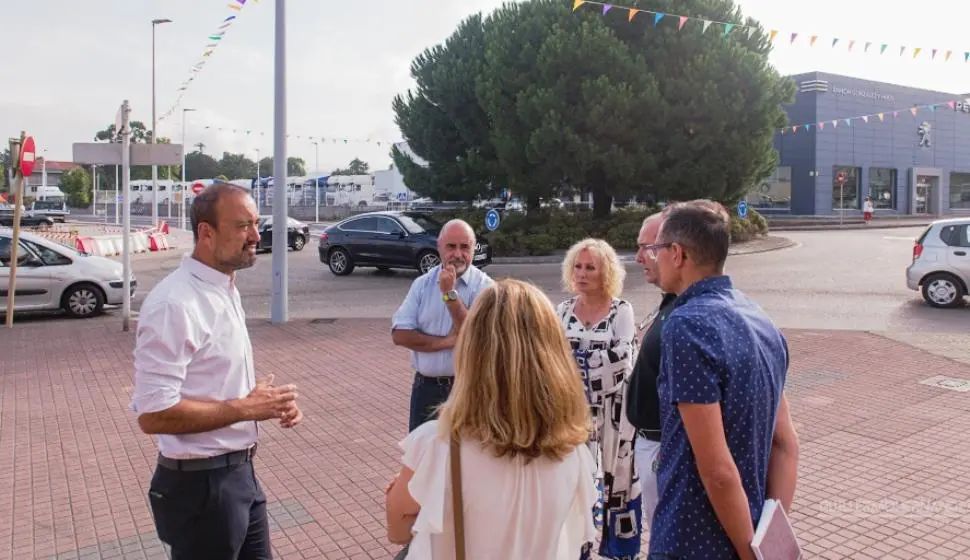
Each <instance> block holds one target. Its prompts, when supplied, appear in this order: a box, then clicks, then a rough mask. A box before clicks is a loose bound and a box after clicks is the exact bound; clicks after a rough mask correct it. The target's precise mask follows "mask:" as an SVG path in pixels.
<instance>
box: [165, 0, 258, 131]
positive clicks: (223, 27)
mask: <svg viewBox="0 0 970 560" xmlns="http://www.w3.org/2000/svg"><path fill="white" fill-rule="evenodd" d="M258 2H259V0H253V3H258ZM245 5H246V0H232V2H231V3H230V4H229V5H228V7H229V9H230V10H231V11H233V12H236V13H239V12H241V11H242V9H243V7H244V6H245ZM236 17H237V16H236V15H235V14H230V15H228V16H226V17H225V18H224V19H223V20H222V21H221V22H220V23H219V27H217V28H216V30H215V31H214V32H212V33H211V34H210V35H209V37H208V38H207V39H206V40H207V41H208V42H207V43H206V45H205V49H204V50H203V51H202V55H201V57H200V59H199V61H198V62H196V63H195V64H193V65H192V68H190V69H189V77H188V78H186V79H185V80H184V81H183V82H182V83H181V85H179V88H178V95H177V96H176V97H175V102H174V103H172V106H171V107H170V108H169V110H168V111H165V113H163V114H162V116H161V117H159V119H158V121H159V122H161V121H164V120H165V119H167V118H168V117H170V116H172V114H174V113H175V111H176V109H178V108H179V106H180V105H181V103H182V98H183V97H185V92H186V91H188V89H189V86H190V85H191V84H192V82H193V81H195V78H196V77H197V76H198V75H199V72H201V71H202V69H203V68H204V67H205V65H206V62H208V60H209V57H211V56H212V53H214V52H215V50H216V48H217V47H218V46H219V45H220V44H221V42H222V38H223V37H224V36H225V35H226V31H228V30H229V27H230V26H232V24H233V23H235V22H236Z"/></svg>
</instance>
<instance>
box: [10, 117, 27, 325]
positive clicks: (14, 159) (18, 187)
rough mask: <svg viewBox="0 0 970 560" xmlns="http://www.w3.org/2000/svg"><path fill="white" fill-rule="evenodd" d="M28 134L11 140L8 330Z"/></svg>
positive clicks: (12, 300) (11, 314) (15, 289)
mask: <svg viewBox="0 0 970 560" xmlns="http://www.w3.org/2000/svg"><path fill="white" fill-rule="evenodd" d="M26 139H27V133H26V132H23V131H21V132H20V138H19V139H18V138H11V139H10V163H11V164H12V165H13V168H14V184H13V185H11V186H12V187H13V188H14V193H15V194H14V205H13V239H12V240H11V242H10V278H9V279H8V280H7V328H8V329H12V328H13V310H14V298H15V297H16V295H17V259H18V257H17V249H18V248H19V246H20V219H21V217H23V212H22V211H21V209H20V207H21V206H22V205H23V199H24V181H25V180H26V177H24V174H23V172H22V171H21V164H20V158H21V155H20V150H21V148H23V145H24V141H25V140H26Z"/></svg>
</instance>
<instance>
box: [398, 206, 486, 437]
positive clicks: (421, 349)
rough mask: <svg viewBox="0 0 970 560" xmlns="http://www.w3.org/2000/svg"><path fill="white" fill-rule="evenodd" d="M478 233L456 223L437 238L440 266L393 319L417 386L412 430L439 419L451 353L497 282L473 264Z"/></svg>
mask: <svg viewBox="0 0 970 560" xmlns="http://www.w3.org/2000/svg"><path fill="white" fill-rule="evenodd" d="M474 252H475V231H474V230H473V229H472V227H471V226H470V225H468V223H467V222H465V221H462V220H451V221H450V222H448V223H446V224H445V225H444V227H442V228H441V232H440V233H439V234H438V255H439V256H440V257H441V264H440V265H438V266H436V267H434V268H433V269H431V270H429V271H428V272H427V273H426V274H424V275H422V276H420V277H418V278H417V279H416V280H415V281H414V283H412V284H411V289H410V291H408V295H407V297H405V298H404V302H403V303H401V307H400V308H398V310H397V312H396V313H395V314H394V317H393V318H392V319H391V339H392V340H393V341H394V344H395V345H396V346H402V347H404V348H407V349H408V350H410V351H411V367H412V368H414V371H415V375H414V382H413V384H412V386H411V412H410V418H409V421H408V431H409V432H410V431H412V430H414V429H415V428H417V427H418V426H420V425H421V424H423V423H424V422H426V421H428V420H431V419H433V418H434V416H435V414H436V408H437V407H438V405H440V404H442V403H443V402H445V401H446V400H447V399H448V395H449V393H451V385H452V382H453V381H454V378H455V366H454V361H453V359H452V350H453V348H454V347H455V341H456V340H457V338H458V332H459V331H460V330H461V325H462V323H463V322H464V320H465V316H466V315H467V314H468V309H469V308H470V307H471V306H472V304H473V303H474V301H475V298H476V297H478V294H480V293H481V292H482V290H484V289H486V288H488V287H490V286H492V285H493V284H494V283H495V282H494V281H493V280H492V279H491V278H489V276H488V275H487V274H485V273H484V272H482V271H481V270H479V269H477V268H475V266H473V265H472V256H473V255H474Z"/></svg>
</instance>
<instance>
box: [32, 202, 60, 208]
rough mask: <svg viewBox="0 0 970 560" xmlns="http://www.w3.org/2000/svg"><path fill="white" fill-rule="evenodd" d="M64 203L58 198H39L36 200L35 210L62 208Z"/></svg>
mask: <svg viewBox="0 0 970 560" xmlns="http://www.w3.org/2000/svg"><path fill="white" fill-rule="evenodd" d="M63 207H64V203H63V202H60V201H57V200H38V201H35V202H34V210H61V209H62V208H63Z"/></svg>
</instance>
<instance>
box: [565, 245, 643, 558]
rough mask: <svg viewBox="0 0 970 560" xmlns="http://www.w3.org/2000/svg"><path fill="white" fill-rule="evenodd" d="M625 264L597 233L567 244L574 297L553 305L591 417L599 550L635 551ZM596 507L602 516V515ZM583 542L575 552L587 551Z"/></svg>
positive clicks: (612, 553) (637, 529)
mask: <svg viewBox="0 0 970 560" xmlns="http://www.w3.org/2000/svg"><path fill="white" fill-rule="evenodd" d="M625 276H626V271H625V269H624V268H623V265H622V264H621V263H620V259H619V257H617V255H616V251H614V250H613V248H612V247H611V246H610V245H609V244H608V243H606V242H605V241H602V240H599V239H584V240H583V241H580V242H579V243H576V244H575V245H573V247H572V248H570V250H569V252H568V253H566V258H565V260H564V261H563V267H562V281H563V287H564V288H565V289H566V291H568V292H569V293H571V294H574V295H573V297H571V298H569V299H568V300H566V301H564V302H562V303H561V304H559V306H558V307H557V311H558V315H559V318H560V320H561V321H562V325H563V328H564V329H565V334H566V338H567V340H568V341H569V343H570V346H571V347H572V350H573V355H574V356H575V357H576V363H577V365H578V366H579V371H580V373H581V374H582V376H583V384H584V386H585V388H586V401H587V403H588V404H589V408H590V413H591V415H592V419H593V432H592V433H591V434H590V437H589V442H588V445H589V446H590V451H592V453H593V456H594V457H597V459H598V464H599V470H600V472H601V476H602V482H601V483H600V491H601V493H602V495H601V497H602V506H603V507H602V510H601V511H594V515H595V516H596V523H597V526H598V527H601V528H602V536H601V540H600V549H599V554H600V556H602V557H604V558H612V559H618V560H619V559H633V558H636V557H637V554H638V553H639V551H640V537H641V523H640V522H641V515H642V514H641V496H640V477H639V475H638V474H637V471H636V467H635V465H634V454H633V442H634V438H635V434H636V429H635V428H634V427H633V425H632V424H630V421H629V420H627V416H626V403H625V392H626V391H625V386H626V385H625V384H626V381H627V379H628V378H629V376H630V372H631V371H632V369H633V363H634V360H635V356H636V352H637V348H636V344H637V343H636V325H635V322H634V313H633V306H632V305H630V303H629V302H627V301H625V300H622V299H620V298H619V296H620V293H621V292H622V291H623V280H624V277H625ZM600 515H602V518H600ZM589 552H590V551H588V550H584V551H583V554H582V556H581V558H589Z"/></svg>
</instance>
